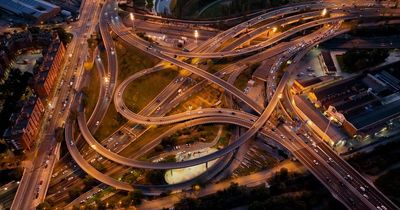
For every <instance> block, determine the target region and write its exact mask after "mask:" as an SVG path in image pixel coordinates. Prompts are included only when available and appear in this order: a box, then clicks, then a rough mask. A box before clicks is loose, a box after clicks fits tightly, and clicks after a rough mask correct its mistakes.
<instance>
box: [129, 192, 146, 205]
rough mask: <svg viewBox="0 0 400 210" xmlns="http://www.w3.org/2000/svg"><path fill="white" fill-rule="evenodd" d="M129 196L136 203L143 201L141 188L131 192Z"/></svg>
mask: <svg viewBox="0 0 400 210" xmlns="http://www.w3.org/2000/svg"><path fill="white" fill-rule="evenodd" d="M128 196H129V197H130V199H131V200H132V203H133V204H134V205H140V204H141V203H142V199H143V193H142V191H141V190H137V189H135V190H134V191H133V192H130V193H129V194H128Z"/></svg>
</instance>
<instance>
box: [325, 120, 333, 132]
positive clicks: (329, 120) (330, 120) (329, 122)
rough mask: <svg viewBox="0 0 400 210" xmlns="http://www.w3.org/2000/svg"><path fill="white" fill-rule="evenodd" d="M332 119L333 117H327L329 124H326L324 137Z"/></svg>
mask: <svg viewBox="0 0 400 210" xmlns="http://www.w3.org/2000/svg"><path fill="white" fill-rule="evenodd" d="M333 119H334V117H332V116H330V117H329V122H328V126H326V128H325V132H324V133H325V135H326V132H327V131H328V128H329V126H330V125H331V122H332V120H333Z"/></svg>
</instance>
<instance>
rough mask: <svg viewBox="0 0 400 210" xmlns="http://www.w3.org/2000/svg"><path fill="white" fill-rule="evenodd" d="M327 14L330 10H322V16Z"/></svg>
mask: <svg viewBox="0 0 400 210" xmlns="http://www.w3.org/2000/svg"><path fill="white" fill-rule="evenodd" d="M326 14H328V10H327V9H326V8H325V9H323V10H322V12H321V16H322V17H324V16H326Z"/></svg>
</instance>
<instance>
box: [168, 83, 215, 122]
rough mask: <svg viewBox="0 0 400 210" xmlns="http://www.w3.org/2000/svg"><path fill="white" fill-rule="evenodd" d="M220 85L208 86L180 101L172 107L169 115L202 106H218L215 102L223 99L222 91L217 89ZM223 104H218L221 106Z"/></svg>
mask: <svg viewBox="0 0 400 210" xmlns="http://www.w3.org/2000/svg"><path fill="white" fill-rule="evenodd" d="M216 88H218V87H215V88H214V87H212V86H207V87H205V88H203V90H202V91H201V92H198V93H196V94H194V95H192V96H190V97H189V98H188V99H186V100H185V101H183V102H182V103H180V104H179V105H178V106H177V107H175V108H174V109H172V110H171V111H170V112H169V113H168V114H167V115H173V114H178V113H182V112H186V111H188V110H190V108H191V109H192V110H196V109H199V108H200V107H201V108H210V107H216V106H215V104H216V103H217V102H218V101H219V100H220V99H221V94H222V92H221V91H219V90H218V89H216ZM221 105H222V104H220V105H218V106H221ZM194 112H195V111H194Z"/></svg>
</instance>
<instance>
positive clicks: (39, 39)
mask: <svg viewBox="0 0 400 210" xmlns="http://www.w3.org/2000/svg"><path fill="white" fill-rule="evenodd" d="M37 48H42V49H43V50H42V54H43V59H42V61H41V62H38V63H40V66H38V67H37V68H36V70H35V72H34V78H33V80H32V81H31V86H32V87H33V88H34V89H35V92H36V93H37V94H38V95H39V96H40V97H41V98H42V99H43V98H45V97H47V96H48V94H49V93H50V91H51V89H52V87H53V85H54V81H55V80H56V78H57V75H58V72H59V69H60V67H61V65H62V61H63V57H64V53H65V47H64V45H63V43H62V42H61V41H60V39H59V37H58V35H57V33H55V32H52V31H48V30H37V31H35V32H34V33H31V32H30V31H24V32H20V33H14V34H7V35H6V36H2V37H0V81H2V82H4V80H5V79H6V78H7V72H8V70H9V67H10V65H11V63H12V62H13V60H14V59H15V55H16V54H18V53H19V52H20V51H21V50H29V49H37Z"/></svg>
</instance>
